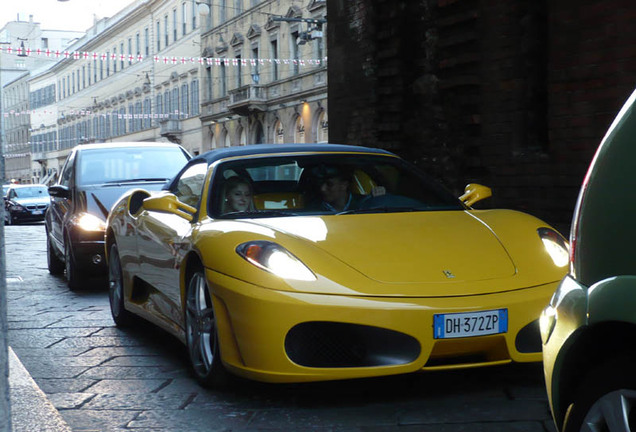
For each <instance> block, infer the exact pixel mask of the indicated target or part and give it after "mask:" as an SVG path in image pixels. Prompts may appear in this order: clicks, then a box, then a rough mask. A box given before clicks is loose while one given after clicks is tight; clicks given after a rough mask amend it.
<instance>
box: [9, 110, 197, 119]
mask: <svg viewBox="0 0 636 432" xmlns="http://www.w3.org/2000/svg"><path fill="white" fill-rule="evenodd" d="M36 112H37V113H39V114H60V115H62V116H63V117H64V116H66V117H71V116H78V117H90V118H93V117H111V118H117V119H119V120H134V119H160V120H161V119H171V118H172V119H174V118H184V117H189V116H190V114H188V113H183V112H181V111H175V112H173V113H168V114H166V113H164V114H148V113H146V114H120V113H116V112H109V113H94V112H92V111H90V110H68V111H64V112H57V111H47V110H43V111H36V110H28V111H15V110H11V111H8V112H5V113H3V114H2V115H3V116H4V117H5V118H8V117H9V116H12V117H20V116H24V115H35V114H36Z"/></svg>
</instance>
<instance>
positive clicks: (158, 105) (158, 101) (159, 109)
mask: <svg viewBox="0 0 636 432" xmlns="http://www.w3.org/2000/svg"><path fill="white" fill-rule="evenodd" d="M155 114H160V115H161V114H163V96H161V95H160V94H158V95H157V97H156V98H155ZM157 117H159V116H157ZM159 119H161V117H159V118H158V119H157V120H159ZM156 123H159V121H156V122H155V124H156Z"/></svg>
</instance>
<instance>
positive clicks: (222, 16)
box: [219, 0, 227, 24]
mask: <svg viewBox="0 0 636 432" xmlns="http://www.w3.org/2000/svg"><path fill="white" fill-rule="evenodd" d="M220 3H221V5H220V7H219V23H220V24H223V23H224V22H225V19H226V16H225V13H226V10H227V0H221V2H220Z"/></svg>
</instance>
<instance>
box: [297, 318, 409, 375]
mask: <svg viewBox="0 0 636 432" xmlns="http://www.w3.org/2000/svg"><path fill="white" fill-rule="evenodd" d="M285 351H286V353H287V356H288V357H289V358H290V360H291V361H293V362H294V363H296V364H299V365H301V366H306V367H325V368H328V367H332V368H338V367H339V368H346V367H371V366H394V365H402V364H407V363H410V362H412V361H415V359H417V357H418V356H419V355H420V351H421V349H420V344H419V342H418V341H417V340H416V339H415V338H413V337H411V336H409V335H407V334H404V333H400V332H397V331H394V330H388V329H384V328H380V327H371V326H365V325H359V324H349V323H337V322H324V321H314V322H306V323H301V324H298V325H296V326H294V327H293V328H292V329H291V330H290V331H289V332H288V333H287V336H286V338H285Z"/></svg>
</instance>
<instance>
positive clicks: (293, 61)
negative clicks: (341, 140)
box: [201, 0, 329, 148]
mask: <svg viewBox="0 0 636 432" xmlns="http://www.w3.org/2000/svg"><path fill="white" fill-rule="evenodd" d="M232 3H233V4H232V7H228V5H229V4H230V1H227V2H226V1H221V2H212V8H211V13H210V14H209V15H208V16H207V21H206V28H207V30H206V31H204V32H203V33H202V36H201V44H202V47H203V54H202V57H205V58H207V59H211V62H209V63H207V64H206V65H205V67H204V68H203V69H202V74H201V75H202V82H203V92H202V103H201V123H202V125H203V128H204V132H203V133H204V143H206V144H207V145H209V147H210V148H215V147H228V146H231V145H245V144H256V143H282V142H296V143H315V142H326V141H327V140H328V125H329V120H328V112H327V61H326V58H327V48H326V47H327V43H326V38H325V34H326V33H325V32H326V27H327V24H326V14H327V2H326V0H307V1H306V3H304V4H303V5H299V2H290V1H278V0H265V1H260V2H259V1H254V0H252V1H250V2H249V4H247V3H245V2H242V1H233V2H232ZM246 7H250V9H249V13H247V12H246V9H245V8H246Z"/></svg>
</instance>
